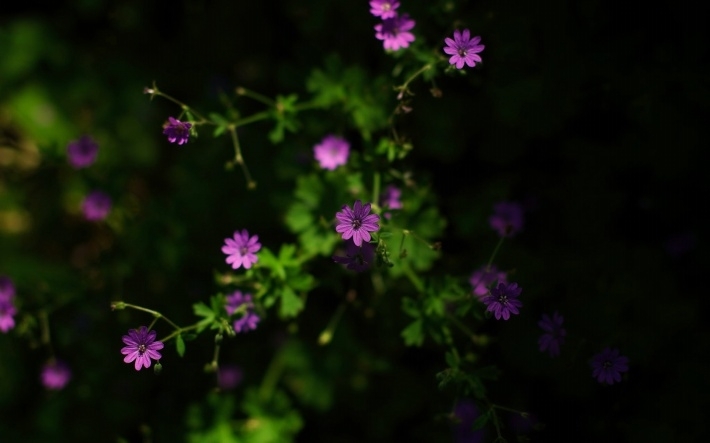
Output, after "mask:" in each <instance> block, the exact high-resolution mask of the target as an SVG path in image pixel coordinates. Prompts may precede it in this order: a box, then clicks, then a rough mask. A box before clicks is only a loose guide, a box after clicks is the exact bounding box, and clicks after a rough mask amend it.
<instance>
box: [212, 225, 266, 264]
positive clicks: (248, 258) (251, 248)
mask: <svg viewBox="0 0 710 443" xmlns="http://www.w3.org/2000/svg"><path fill="white" fill-rule="evenodd" d="M259 249H261V243H259V236H258V235H253V236H251V237H249V233H248V232H247V230H246V229H242V232H241V233H239V231H234V239H231V238H225V239H224V246H222V252H224V253H225V254H227V263H228V264H231V265H232V268H233V269H239V267H240V266H244V269H249V268H251V266H252V265H253V264H254V263H256V261H257V260H258V259H259V257H257V256H256V252H258V251H259Z"/></svg>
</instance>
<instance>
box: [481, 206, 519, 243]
mask: <svg viewBox="0 0 710 443" xmlns="http://www.w3.org/2000/svg"><path fill="white" fill-rule="evenodd" d="M488 223H489V224H490V225H491V228H493V229H495V230H496V231H498V235H500V236H501V237H512V236H514V235H515V234H517V233H518V231H520V230H521V229H522V228H523V207H522V206H521V205H520V203H517V202H499V203H496V204H495V205H494V206H493V215H491V216H490V217H489V218H488Z"/></svg>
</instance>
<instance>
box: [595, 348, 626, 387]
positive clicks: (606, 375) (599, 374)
mask: <svg viewBox="0 0 710 443" xmlns="http://www.w3.org/2000/svg"><path fill="white" fill-rule="evenodd" d="M590 364H591V366H592V377H594V378H596V379H597V381H598V382H599V383H601V384H608V385H613V384H614V382H620V381H621V373H622V372H627V371H628V370H629V358H628V357H625V356H623V355H619V350H618V349H612V348H605V349H604V350H603V351H602V352H600V353H599V354H597V355H595V356H594V357H592V361H591V363H590Z"/></svg>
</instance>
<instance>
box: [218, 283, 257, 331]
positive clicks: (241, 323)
mask: <svg viewBox="0 0 710 443" xmlns="http://www.w3.org/2000/svg"><path fill="white" fill-rule="evenodd" d="M225 309H226V310H227V315H229V316H231V315H233V314H235V313H237V312H241V314H242V316H241V318H239V319H237V320H235V321H234V332H236V333H240V332H247V331H253V330H254V329H256V325H257V324H258V323H259V320H261V319H260V318H259V316H258V315H257V314H256V312H254V303H253V302H252V297H251V294H242V293H241V291H234V292H233V293H232V294H231V295H228V296H227V304H226V305H225Z"/></svg>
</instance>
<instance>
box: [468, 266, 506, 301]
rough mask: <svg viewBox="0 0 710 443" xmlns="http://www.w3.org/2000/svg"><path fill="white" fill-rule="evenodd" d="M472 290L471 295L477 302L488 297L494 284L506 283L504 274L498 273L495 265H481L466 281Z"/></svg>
mask: <svg viewBox="0 0 710 443" xmlns="http://www.w3.org/2000/svg"><path fill="white" fill-rule="evenodd" d="M468 281H469V282H470V283H471V287H472V288H473V293H474V294H475V295H476V297H478V299H479V300H481V301H482V300H483V297H485V296H486V295H488V291H489V288H490V286H491V285H492V284H493V283H495V282H498V283H507V281H508V280H506V273H505V272H503V271H499V270H498V268H497V267H496V266H495V265H490V266H486V265H483V266H481V267H480V268H478V269H476V270H475V271H473V274H471V278H470V279H469V280H468Z"/></svg>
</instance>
